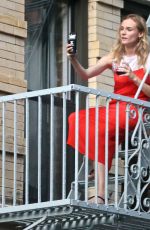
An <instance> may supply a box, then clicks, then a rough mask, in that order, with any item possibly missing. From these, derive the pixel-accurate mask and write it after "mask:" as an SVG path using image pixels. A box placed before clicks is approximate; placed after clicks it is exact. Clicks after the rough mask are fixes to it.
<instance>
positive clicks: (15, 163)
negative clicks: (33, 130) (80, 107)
mask: <svg viewBox="0 0 150 230" xmlns="http://www.w3.org/2000/svg"><path fill="white" fill-rule="evenodd" d="M16 181H17V102H16V100H15V101H14V181H13V182H14V188H13V205H16Z"/></svg>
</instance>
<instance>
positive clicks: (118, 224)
mask: <svg viewBox="0 0 150 230" xmlns="http://www.w3.org/2000/svg"><path fill="white" fill-rule="evenodd" d="M54 203H55V202H53V206H51V205H50V204H51V203H50V202H49V203H48V202H45V203H44V204H43V203H42V204H41V205H40V206H39V207H38V206H36V205H35V204H33V205H31V204H30V205H28V208H27V207H26V208H24V209H23V208H21V207H14V208H13V209H11V210H10V211H9V212H8V211H7V210H8V209H10V208H7V209H6V210H5V211H4V212H3V213H2V211H1V212H0V229H2V228H1V226H2V224H3V225H6V226H7V225H8V224H9V225H11V226H13V225H14V226H15V229H17V230H29V229H33V230H75V229H76V230H83V229H84V230H86V229H89V230H90V229H93V230H99V229H100V230H103V229H104V230H109V229H110V230H114V229H115V230H117V229H118V230H149V229H150V219H149V214H148V213H147V214H144V213H143V214H138V213H135V212H134V213H132V212H126V213H124V212H123V211H121V210H120V211H118V210H115V208H114V207H104V206H103V205H98V206H97V205H87V204H86V203H85V202H77V201H73V200H72V201H71V202H70V204H69V202H68V200H66V204H58V202H57V204H55V205H54ZM64 203H65V202H64Z"/></svg>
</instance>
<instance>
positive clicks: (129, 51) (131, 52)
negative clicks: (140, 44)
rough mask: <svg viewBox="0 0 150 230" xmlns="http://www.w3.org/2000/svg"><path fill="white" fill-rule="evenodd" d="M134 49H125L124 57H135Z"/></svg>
mask: <svg viewBox="0 0 150 230" xmlns="http://www.w3.org/2000/svg"><path fill="white" fill-rule="evenodd" d="M135 50H136V47H125V55H126V56H134V55H136V52H135Z"/></svg>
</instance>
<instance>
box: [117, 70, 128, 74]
mask: <svg viewBox="0 0 150 230" xmlns="http://www.w3.org/2000/svg"><path fill="white" fill-rule="evenodd" d="M116 73H117V74H118V75H122V74H125V73H126V72H124V71H119V70H117V71H116Z"/></svg>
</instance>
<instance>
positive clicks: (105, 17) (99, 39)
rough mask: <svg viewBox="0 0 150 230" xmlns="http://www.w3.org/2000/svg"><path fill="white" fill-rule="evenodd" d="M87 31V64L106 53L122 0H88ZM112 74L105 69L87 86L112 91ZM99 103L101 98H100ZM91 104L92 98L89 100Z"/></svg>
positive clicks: (111, 41) (114, 33) (115, 27)
mask: <svg viewBox="0 0 150 230" xmlns="http://www.w3.org/2000/svg"><path fill="white" fill-rule="evenodd" d="M88 3H89V4H88V14H89V17H88V18H89V19H88V33H89V37H88V39H89V41H88V44H89V55H88V58H89V66H91V65H94V64H96V62H97V61H98V59H99V58H100V57H102V56H103V55H105V54H107V53H108V52H109V51H110V49H111V47H112V45H113V43H114V40H115V38H116V30H117V27H118V25H119V23H120V9H121V8H123V0H109V1H108V0H88ZM113 85H114V82H113V75H112V73H111V71H109V70H106V71H105V72H103V73H102V74H101V75H100V76H99V77H94V78H91V79H89V87H92V88H96V89H104V90H106V91H109V92H112V90H113ZM101 100H102V101H101V103H104V102H103V99H101ZM91 104H92V100H91Z"/></svg>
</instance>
